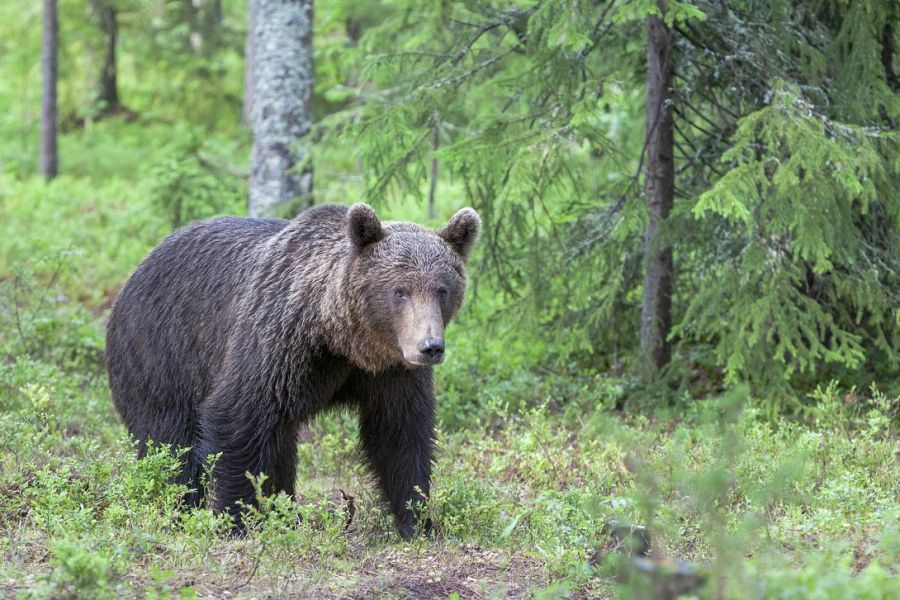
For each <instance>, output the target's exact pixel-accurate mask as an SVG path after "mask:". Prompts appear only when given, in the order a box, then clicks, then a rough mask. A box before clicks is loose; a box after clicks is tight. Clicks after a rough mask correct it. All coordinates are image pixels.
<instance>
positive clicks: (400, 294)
mask: <svg viewBox="0 0 900 600" xmlns="http://www.w3.org/2000/svg"><path fill="white" fill-rule="evenodd" d="M394 298H396V299H397V300H403V299H404V298H406V292H404V291H403V290H401V289H400V288H397V289H396V290H394Z"/></svg>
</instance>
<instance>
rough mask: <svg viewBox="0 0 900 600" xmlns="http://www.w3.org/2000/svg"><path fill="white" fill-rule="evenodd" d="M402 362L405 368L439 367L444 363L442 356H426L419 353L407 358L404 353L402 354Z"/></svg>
mask: <svg viewBox="0 0 900 600" xmlns="http://www.w3.org/2000/svg"><path fill="white" fill-rule="evenodd" d="M403 362H405V363H406V364H407V366H410V367H413V368H417V367H433V366H434V365H439V364H441V363H442V362H444V355H443V354H441V355H440V356H435V357H432V356H426V355H425V354H422V353H421V352H416V353H415V354H414V355H412V356H408V355H407V354H406V353H405V352H404V353H403Z"/></svg>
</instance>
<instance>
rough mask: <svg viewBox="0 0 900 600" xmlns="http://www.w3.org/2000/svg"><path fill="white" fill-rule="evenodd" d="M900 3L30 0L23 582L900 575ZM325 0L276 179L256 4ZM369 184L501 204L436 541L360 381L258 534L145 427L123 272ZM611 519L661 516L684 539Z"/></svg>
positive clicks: (7, 550) (8, 346)
mask: <svg viewBox="0 0 900 600" xmlns="http://www.w3.org/2000/svg"><path fill="white" fill-rule="evenodd" d="M49 5H53V6H54V7H55V9H56V11H57V13H58V14H57V27H58V47H57V48H56V50H55V53H54V56H56V58H57V61H58V64H57V65H56V73H57V77H56V81H57V86H56V99H55V110H54V111H53V114H54V116H55V121H54V122H55V128H56V133H55V135H53V136H52V140H53V143H52V144H50V140H51V137H50V135H49V134H50V133H51V132H49V130H48V127H47V121H46V119H44V127H43V134H39V130H41V129H42V127H41V124H42V91H43V92H46V89H47V88H46V86H44V85H43V84H44V83H45V82H46V81H47V79H46V77H42V59H41V56H42V39H43V40H46V39H47V37H46V36H45V35H42V33H44V32H46V31H48V29H47V23H46V21H45V17H46V16H47V14H48V13H47V6H49ZM279 5H284V7H287V8H286V9H285V10H295V11H301V12H294V13H291V15H289V16H291V18H294V20H290V19H286V18H283V19H280V20H279V18H278V17H279V15H281V16H284V14H287V13H284V14H282V13H279V12H278V10H281V9H284V7H282V8H279ZM273 7H274V8H273ZM292 7H293V8H292ZM306 10H308V12H307V13H302V11H306ZM304 14H307V15H309V16H312V19H309V18H305V17H304V16H303V15H304ZM898 14H900V9H898V7H897V5H896V3H894V2H890V1H880V2H879V1H865V0H863V1H859V2H849V1H842V0H821V1H809V2H787V1H778V0H769V1H752V0H747V1H742V2H731V3H727V4H725V3H719V2H704V1H696V2H675V1H665V2H649V1H646V0H631V1H619V0H615V1H612V2H596V1H586V0H565V1H563V0H551V1H541V2H535V1H530V2H526V1H523V2H504V3H501V2H426V3H423V2H412V1H404V0H396V1H382V2H376V1H368V0H365V1H360V2H350V1H346V0H336V1H333V2H327V3H326V2H320V3H318V4H316V5H315V6H314V7H312V5H311V4H310V3H309V2H271V1H267V0H254V1H253V2H252V3H251V6H248V3H247V2H240V1H237V0H221V1H216V0H92V1H91V2H80V1H75V0H59V2H58V3H57V2H50V1H49V0H48V1H47V2H45V3H44V4H43V5H42V4H41V3H39V2H35V1H31V0H5V1H4V2H3V3H2V4H0V21H2V22H3V23H5V25H4V32H3V34H2V36H0V358H2V360H0V517H2V518H0V531H2V535H0V553H2V554H3V561H2V563H3V565H2V567H0V594H2V595H6V594H8V595H16V594H21V595H24V596H28V597H60V596H80V597H98V596H104V595H106V596H120V595H123V594H125V595H136V596H139V597H168V596H173V595H178V596H183V597H191V596H192V595H195V596H196V595H199V596H207V595H208V596H221V594H222V593H223V591H226V590H227V591H229V592H230V593H233V594H234V595H237V596H241V595H246V596H247V597H251V596H259V595H265V594H271V595H275V596H309V595H317V596H318V595H330V596H335V597H339V596H347V597H353V595H354V594H356V595H358V597H368V596H371V595H378V594H383V595H387V596H397V597H404V596H409V597H433V596H439V597H448V596H451V595H453V594H457V595H458V596H459V597H472V596H479V595H489V594H495V595H504V594H505V595H511V596H521V595H525V594H532V595H536V596H547V597H558V596H559V597H562V596H576V597H577V596H606V595H612V594H616V593H618V594H620V595H626V594H632V595H637V596H641V594H643V595H644V596H647V595H650V596H652V597H663V596H662V595H664V594H667V593H668V594H670V595H673V594H674V591H673V589H674V588H673V586H676V583H673V582H680V583H677V585H681V583H683V581H682V580H686V581H689V582H693V583H688V584H685V585H688V587H689V588H690V589H691V593H694V594H699V595H701V596H714V597H760V596H764V597H768V596H790V595H792V594H793V595H800V596H806V595H813V594H820V595H821V596H822V597H835V598H847V597H854V596H859V597H891V595H890V594H891V593H894V592H893V590H895V588H896V578H897V572H896V565H897V564H898V563H900V527H898V517H900V484H898V481H900V477H897V473H898V467H900V464H898V462H900V435H898V427H897V426H898V419H900V379H898V377H900V360H898V350H897V349H898V348H900V274H898V268H900V244H898V237H900V193H898V181H900V152H898V139H897V123H898V120H900V96H898V91H900V82H898V75H897V70H898V68H900V64H898V63H900V61H898V58H897V52H896V49H897V36H898V33H897V23H898ZM254 15H255V20H254V22H253V24H252V25H251V23H250V21H251V20H253V19H254ZM260 15H263V16H262V17H260ZM273 16H274V17H275V18H274V19H273ZM267 19H268V20H267ZM288 22H289V23H294V24H296V25H297V27H299V28H297V29H287V36H288V37H289V38H291V39H294V40H295V41H296V42H297V46H296V48H295V50H296V52H298V54H296V55H295V57H296V59H294V60H293V62H291V65H293V67H297V66H298V65H301V66H303V68H299V67H297V68H294V69H293V70H294V71H296V72H293V73H291V74H290V75H291V77H293V78H294V79H293V80H292V82H288V84H287V85H288V89H292V90H296V93H293V92H292V93H291V94H288V95H284V94H282V95H281V97H284V98H287V100H286V102H288V104H290V102H289V101H290V100H294V101H297V102H298V104H297V106H296V108H297V111H298V112H295V113H291V116H290V119H293V121H291V120H290V119H288V125H289V127H288V129H289V130H290V132H291V135H293V136H294V140H292V143H291V144H290V148H289V149H286V150H281V152H282V154H281V155H280V156H281V158H282V159H283V160H284V161H285V164H286V165H287V167H289V168H290V170H289V173H290V177H288V178H287V179H286V181H287V183H286V185H285V187H283V188H282V189H279V190H277V191H275V192H273V191H272V188H271V187H267V186H268V185H269V184H270V183H271V181H263V179H264V178H262V179H261V178H260V177H259V173H260V171H259V170H258V169H257V168H256V164H255V162H254V160H255V159H253V158H251V156H254V157H256V156H259V154H257V153H258V152H262V151H263V150H261V149H260V148H261V147H262V145H263V142H264V141H265V139H266V135H268V134H271V132H272V131H273V130H272V127H270V125H271V123H270V122H269V121H267V118H271V114H275V115H276V116H277V114H278V111H275V112H274V113H272V112H271V111H264V110H261V109H260V108H259V106H260V105H259V104H258V105H257V108H256V112H254V107H253V102H252V100H253V99H254V98H257V99H260V98H261V99H262V100H260V102H263V101H267V100H266V99H267V98H269V99H270V100H271V97H275V98H276V99H277V98H278V97H279V96H278V94H277V93H276V94H274V96H273V95H272V94H270V96H266V87H265V85H263V84H261V83H260V81H262V82H263V83H265V81H266V79H265V78H266V77H267V76H268V75H267V70H266V69H267V65H268V66H271V64H273V63H272V62H271V61H272V60H274V59H273V58H272V57H271V56H268V55H265V54H264V53H263V54H260V52H259V51H258V52H256V53H255V54H254V53H253V52H252V50H253V48H261V47H263V46H264V44H262V45H257V46H254V42H253V36H254V35H257V36H258V39H272V38H270V37H269V36H277V35H279V32H278V31H276V30H277V29H278V28H279V27H280V26H282V25H284V24H285V23H288ZM304 23H305V24H306V26H308V28H307V30H303V29H302V27H304ZM281 29H284V27H281ZM283 33H284V32H282V34H283ZM260 36H261V37H260ZM263 49H264V48H263ZM304 53H306V54H304ZM46 58H47V55H46V53H45V55H44V61H43V65H44V69H45V72H46V68H47V60H46ZM275 58H277V57H275ZM248 65H249V67H250V68H249V69H246V68H245V67H247V66H248ZM271 71H272V69H269V71H268V73H269V74H271ZM254 74H256V79H254ZM275 79H277V77H276V78H275ZM283 83H284V82H282V84H283ZM290 86H293V87H290ZM274 89H275V91H276V92H277V91H278V90H279V89H284V88H278V87H277V86H276V87H275V88H274ZM248 90H250V92H248ZM270 91H271V90H270ZM44 100H45V102H44V104H43V106H44V107H46V106H47V103H46V94H45V98H44ZM291 110H294V108H292V107H291V106H287V107H282V108H281V113H282V114H285V113H290V111H291ZM266 115H268V117H267V116H266ZM284 123H285V121H283V122H282V123H281V125H282V126H284ZM276 125H278V124H277V123H276ZM276 133H277V132H276ZM271 146H272V145H271V144H270V145H269V148H270V149H271ZM51 151H52V152H54V154H52V155H51V154H49V152H51ZM356 201H366V202H369V203H371V204H372V205H373V206H375V207H376V209H377V210H378V211H379V213H380V214H381V215H382V216H383V217H387V218H396V219H407V220H414V221H417V222H422V223H426V224H430V225H433V226H438V225H440V224H441V223H443V222H445V221H446V219H447V218H448V217H449V216H450V215H451V214H452V213H453V212H454V211H455V210H456V209H458V208H459V207H461V206H464V205H471V206H474V207H475V208H476V209H478V210H479V212H480V213H481V215H482V218H483V219H484V225H485V227H484V230H485V231H484V235H483V238H482V241H481V244H480V247H479V250H478V252H477V253H476V255H475V257H474V258H473V262H472V265H471V267H470V269H469V271H470V275H471V279H472V289H471V294H470V296H469V298H468V301H467V305H466V307H465V309H464V311H463V313H462V314H461V315H460V317H459V320H458V322H456V323H455V324H454V325H453V327H452V329H451V332H450V340H451V342H452V347H450V348H449V356H448V360H447V364H446V365H443V366H442V367H441V368H440V369H438V372H437V373H438V374H437V385H438V395H439V405H440V426H441V442H440V446H441V450H440V454H439V458H438V463H437V468H436V473H435V478H436V482H435V493H434V497H433V498H432V502H431V506H430V508H429V510H430V511H431V513H432V515H433V517H434V519H435V521H436V522H437V523H438V528H437V530H436V535H435V539H434V540H430V541H426V540H422V541H419V542H415V543H413V544H412V545H408V544H402V543H400V542H399V541H398V540H396V539H394V538H393V537H392V534H391V527H390V523H389V521H388V519H387V518H386V516H385V515H384V514H383V513H382V511H381V509H380V506H379V502H378V499H377V498H376V497H373V494H372V492H371V489H370V486H369V484H368V482H367V479H366V476H365V473H362V472H360V471H359V470H358V469H357V468H356V466H355V465H356V464H357V460H356V459H355V457H354V455H353V450H354V445H355V441H354V440H355V435H356V433H355V430H354V427H355V424H354V420H353V418H352V416H349V415H332V416H328V417H327V418H324V419H321V420H319V421H317V422H316V423H315V424H313V426H312V428H311V429H310V431H309V432H308V434H307V435H306V436H305V438H306V439H305V440H304V442H303V443H302V444H301V446H300V450H299V451H300V456H301V473H300V478H301V481H300V485H299V486H298V488H299V489H301V490H302V497H301V498H300V501H299V502H297V503H290V502H285V501H284V499H277V498H276V499H271V500H270V501H266V502H264V503H263V504H262V506H261V509H260V511H259V513H258V515H257V517H258V518H257V521H258V522H257V524H256V527H255V529H254V530H253V531H252V532H251V535H249V536H248V537H247V538H246V539H240V540H233V539H227V538H225V537H222V536H221V535H220V534H221V532H222V531H223V529H224V528H225V527H226V524H224V523H223V521H222V518H221V517H220V516H217V515H214V514H213V513H211V512H210V511H208V510H206V509H199V510H195V511H189V512H184V511H179V510H177V507H176V505H177V498H178V497H179V496H180V492H179V490H177V489H173V486H171V485H169V484H168V483H167V474H168V473H170V472H171V469H172V463H171V461H170V460H169V459H168V455H167V454H166V453H162V452H161V453H159V454H158V455H155V456H153V457H151V458H150V459H147V460H144V461H141V462H139V463H138V462H135V461H134V460H133V458H132V454H131V447H130V442H129V440H128V439H127V436H126V434H125V432H124V429H123V428H122V427H121V425H120V424H119V422H118V420H117V418H116V416H115V414H114V411H113V410H112V407H111V403H110V401H109V396H108V392H107V391H106V382H105V374H104V371H103V367H102V350H103V341H102V340H103V335H102V332H103V324H104V322H105V318H106V316H107V315H108V311H109V307H110V305H111V302H112V301H113V299H114V298H115V296H116V294H117V292H118V289H119V288H120V287H121V285H122V284H123V282H124V281H125V279H126V278H127V276H128V275H129V274H130V273H131V272H132V271H133V269H134V268H135V267H136V265H137V264H138V262H139V261H140V260H141V258H142V257H143V256H144V255H145V254H146V252H147V251H149V249H150V248H152V247H153V246H154V245H155V244H157V243H158V242H159V241H160V240H161V239H162V238H163V237H164V236H165V235H167V234H168V233H169V232H170V231H171V230H172V229H173V228H175V227H178V226H180V225H182V224H184V223H186V222H188V221H190V220H193V219H199V218H206V217H210V216H214V215H218V214H237V215H246V214H248V212H249V213H251V214H274V213H278V214H281V215H283V216H290V215H291V214H293V213H296V211H297V210H300V209H302V208H303V207H304V206H308V205H309V204H310V203H316V204H319V203H327V202H339V203H345V204H346V203H352V202H356ZM335 490H340V491H339V492H335ZM349 508H352V509H353V516H352V518H350V519H349V520H350V523H349V527H348V528H347V529H346V531H345V525H346V524H347V519H348V516H347V514H346V513H347V511H348V510H349ZM300 515H303V516H304V517H305V518H304V519H303V520H302V522H301V523H300V524H299V525H298V524H297V522H298V516H300ZM611 523H639V524H643V525H646V526H647V527H648V528H649V532H650V533H649V537H650V539H651V543H650V545H649V546H650V547H649V548H647V549H646V552H641V551H638V550H639V549H637V550H636V549H634V548H630V549H629V548H627V547H625V548H622V547H620V546H622V545H623V543H622V540H621V536H619V535H618V534H616V531H617V529H616V526H615V525H611ZM641 539H643V538H641ZM624 546H628V544H624ZM617 550H620V551H617ZM621 550H624V552H623V551H621ZM634 554H637V555H641V554H646V556H637V557H635V556H632V555H634ZM676 559H677V560H684V561H688V562H684V563H681V562H674V561H676ZM642 561H643V562H642ZM385 565H388V566H385ZM679 569H681V570H684V571H685V573H687V575H684V574H683V577H681V579H679V576H678V574H677V572H678V570H679ZM673 572H674V573H675V574H674V575H673Z"/></svg>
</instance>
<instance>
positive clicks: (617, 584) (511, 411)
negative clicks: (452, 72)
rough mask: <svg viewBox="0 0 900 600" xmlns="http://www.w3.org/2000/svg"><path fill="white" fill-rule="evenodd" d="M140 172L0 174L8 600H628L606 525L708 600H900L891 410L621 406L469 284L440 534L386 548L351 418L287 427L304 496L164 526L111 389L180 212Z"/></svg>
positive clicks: (631, 581)
mask: <svg viewBox="0 0 900 600" xmlns="http://www.w3.org/2000/svg"><path fill="white" fill-rule="evenodd" d="M118 126H119V125H117V124H110V127H118ZM164 146H165V145H164V144H161V147H164ZM160 153H161V154H164V151H162V150H161V151H160ZM174 156H178V155H177V154H175V155H174ZM173 160H178V159H173ZM157 164H159V163H157ZM178 164H180V165H183V164H184V163H183V162H179V163H178ZM194 168H195V166H189V167H186V169H187V170H188V171H190V170H192V169H194ZM134 172H135V173H136V175H135V176H134V177H133V178H131V179H129V178H125V177H122V178H111V179H104V180H103V181H102V182H98V181H97V180H94V179H93V178H92V177H91V176H90V175H83V176H68V177H63V178H60V179H58V180H57V181H55V182H53V183H51V184H44V183H40V182H36V181H30V180H18V179H13V178H5V179H3V180H2V188H0V223H3V225H2V226H0V227H2V229H3V231H2V236H0V256H2V257H3V263H2V264H3V270H2V273H0V276H2V281H0V286H2V290H3V293H2V294H0V313H2V314H3V316H4V318H3V320H2V331H0V355H2V357H3V360H2V361H0V556H2V567H0V595H4V596H6V595H10V596H12V595H18V596H21V597H26V598H58V597H77V598H114V597H122V596H137V597H145V598H169V597H178V598H191V597H198V596H202V597H206V596H209V597H219V596H221V594H222V592H223V591H225V590H230V591H231V592H232V593H233V594H235V595H238V596H246V597H258V596H262V595H266V594H270V595H273V596H316V597H319V596H322V595H326V596H347V597H370V596H373V595H385V596H388V597H404V596H425V597H429V596H439V597H451V595H452V594H453V593H458V595H459V596H458V597H471V596H477V595H480V594H483V593H485V594H487V593H494V594H499V595H504V594H508V595H513V596H516V595H524V594H533V595H535V596H536V597H565V596H569V595H576V596H585V595H588V596H612V595H615V594H619V595H620V596H622V597H628V596H629V594H630V595H632V596H634V597H641V594H647V593H652V589H651V590H649V591H648V590H647V589H642V586H646V585H647V583H646V581H647V580H645V579H641V578H629V577H627V576H623V572H628V571H629V569H630V568H631V566H630V565H631V559H629V558H627V556H626V555H625V554H623V553H621V552H618V551H617V548H616V546H617V543H616V541H615V540H614V539H613V538H612V537H610V535H609V534H608V527H609V523H610V522H621V523H639V524H643V525H646V526H647V527H648V528H649V530H650V532H651V535H652V551H651V556H652V557H654V560H656V561H657V562H658V563H659V564H661V565H665V564H669V563H668V562H667V561H668V560H669V559H672V560H674V559H679V560H686V561H690V563H691V565H692V566H691V569H693V570H694V571H696V572H697V573H699V574H701V575H702V576H703V577H704V578H705V579H704V581H705V583H704V587H702V588H701V589H700V590H699V591H697V592H695V593H699V594H700V595H701V596H706V595H710V596H717V597H734V598H757V597H814V596H815V597H823V598H826V597H827V598H851V597H860V598H862V597H865V598H890V597H896V589H897V586H896V584H897V579H896V578H897V572H896V565H897V564H900V478H898V477H897V472H898V470H897V469H898V457H900V439H898V436H897V427H896V423H897V416H898V415H897V410H898V405H900V400H898V398H896V397H892V396H889V395H885V394H884V393H882V392H880V391H879V390H878V389H877V388H874V387H873V388H872V389H864V390H855V389H840V388H839V387H838V386H837V385H836V384H833V385H831V386H826V387H820V388H819V389H818V390H817V391H816V392H815V393H814V394H813V395H811V396H810V397H808V398H805V399H804V400H803V402H804V404H805V406H806V407H807V409H806V410H805V411H804V412H803V413H802V415H801V416H798V417H797V418H795V419H791V420H785V419H780V420H772V419H771V418H770V417H769V416H768V414H766V413H765V412H764V411H763V410H762V409H761V408H759V406H760V405H759V403H757V402H755V401H754V399H753V398H752V397H751V394H750V392H749V391H748V390H747V389H746V388H737V389H736V390H734V391H732V392H728V393H724V394H718V395H714V396H713V397H712V398H706V399H703V400H694V399H692V398H691V397H690V396H689V395H687V394H686V395H685V396H684V397H683V398H682V399H681V400H680V407H681V408H680V409H679V417H678V418H677V419H674V418H673V417H672V416H667V415H666V414H664V413H661V412H659V411H657V412H647V411H624V412H623V411H622V407H623V406H624V405H627V403H628V398H629V395H630V393H631V387H632V384H631V383H630V382H629V380H628V379H627V378H616V377H613V376H611V375H608V374H603V375H596V374H591V373H579V372H571V373H551V372H548V371H545V370H540V369H535V368H529V367H527V366H526V364H527V363H528V361H531V360H533V359H534V357H538V361H539V356H540V352H542V351H546V350H542V349H541V348H539V347H537V348H535V347H530V348H522V350H521V351H518V350H517V349H516V348H515V347H509V346H504V330H503V327H496V328H494V329H493V330H491V331H492V335H491V336H485V335H484V334H483V332H484V331H485V329H484V327H483V326H482V321H481V318H482V316H483V315H481V314H479V310H484V308H483V307H484V306H488V307H489V306H490V297H489V296H488V290H485V289H482V290H480V291H478V292H477V293H479V294H480V296H479V300H478V302H476V303H471V304H470V307H469V309H467V310H466V311H465V312H464V314H463V315H462V317H461V319H460V321H459V323H457V324H456V325H454V326H453V328H452V331H451V340H452V342H453V348H454V349H459V351H458V352H454V355H453V357H452V359H451V360H449V361H448V364H447V365H445V366H443V367H442V368H441V369H439V370H438V387H439V404H440V427H441V431H440V436H439V455H438V460H437V465H436V471H435V479H434V484H433V496H432V498H431V502H430V505H429V512H430V516H431V517H432V518H433V520H434V522H435V524H436V529H435V532H434V536H433V539H431V540H419V541H415V542H412V543H410V544H403V543H400V542H399V540H398V539H397V538H396V534H395V533H394V532H393V526H392V523H391V521H390V518H389V515H388V514H387V513H386V512H385V511H384V510H383V508H382V506H381V503H380V500H379V498H378V497H377V496H375V494H374V492H373V488H372V486H371V485H370V481H369V479H368V475H367V474H366V473H365V472H364V471H363V470H362V469H361V468H360V466H359V465H360V462H359V460H358V457H357V455H356V435H357V434H356V424H355V419H354V417H353V416H352V415H347V414H334V415H329V416H327V417H325V418H322V419H320V420H318V421H317V422H315V423H314V424H312V426H311V428H310V430H309V431H308V432H306V433H305V434H304V436H303V437H304V441H303V442H302V443H301V445H300V449H299V453H300V460H299V464H300V472H299V485H298V496H299V498H298V500H297V501H292V500H290V499H288V498H286V497H284V496H277V497H272V498H264V499H262V501H261V503H260V506H259V508H258V509H255V510H254V511H253V512H252V514H251V515H250V516H249V518H248V523H250V526H249V533H248V535H247V536H246V537H241V538H233V537H230V536H229V535H228V532H229V530H230V526H231V524H230V522H229V521H228V517H227V516H223V515H217V514H214V513H213V512H212V511H210V510H209V509H207V508H205V507H201V508H198V509H193V510H184V509H183V508H182V507H181V501H182V497H183V494H184V490H183V489H181V488H179V487H178V486H175V485H173V484H171V483H170V478H171V475H172V473H173V472H174V470H175V469H176V468H177V462H176V461H175V460H174V459H173V458H172V455H171V453H170V451H169V449H167V448H157V449H153V450H152V451H151V453H150V455H149V456H148V457H147V458H146V459H144V460H141V461H135V459H134V452H133V448H132V444H131V441H130V440H129V439H128V438H127V434H126V433H125V430H124V428H123V427H122V426H121V425H120V424H119V422H118V420H117V418H116V416H115V414H114V410H113V408H112V405H111V402H110V400H109V396H108V392H107V389H106V381H105V374H104V370H103V366H102V346H103V343H102V340H103V337H102V327H103V322H104V317H105V314H106V311H107V309H108V307H109V303H110V300H111V299H112V298H113V297H114V295H115V293H116V290H117V287H118V285H120V284H121V282H122V281H123V278H124V277H125V276H126V275H127V274H128V272H129V271H130V270H131V269H132V268H133V267H134V265H135V264H136V263H137V262H138V261H139V260H140V258H141V257H142V256H143V254H144V253H145V252H146V251H147V250H148V249H149V248H150V247H151V246H152V245H153V244H154V243H155V242H156V241H157V240H158V239H159V238H160V237H161V236H162V235H164V234H165V232H166V231H168V229H169V227H170V226H171V224H172V218H173V215H172V213H170V212H168V208H167V207H165V206H162V205H160V204H159V203H158V201H157V200H156V199H155V196H154V195H153V193H152V190H153V189H154V188H156V187H157V186H160V185H170V183H165V182H172V181H174V180H175V179H176V178H175V176H174V175H173V174H172V173H167V174H165V175H164V176H161V177H160V178H161V179H163V180H164V182H163V183H160V181H159V180H154V179H153V177H152V174H153V173H157V172H159V168H158V167H156V166H150V167H147V169H146V170H140V169H136V170H135V171H134ZM148 174H150V175H148ZM184 181H187V182H191V181H193V182H197V181H199V183H197V185H201V186H202V185H206V183H204V181H203V180H202V178H200V179H192V178H190V177H187V178H185V179H184ZM185 197H186V198H187V197H191V196H190V195H187V196H185ZM217 209H218V210H223V211H228V210H230V209H229V208H227V207H223V206H220V207H214V206H213V207H209V206H207V205H198V208H197V210H198V211H200V212H203V211H215V210H217ZM404 209H405V208H404V207H403V206H402V205H401V206H399V207H395V208H394V209H393V210H395V211H396V212H401V211H402V210H404ZM523 357H525V358H523ZM529 357H530V358H529ZM258 483H261V482H258Z"/></svg>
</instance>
